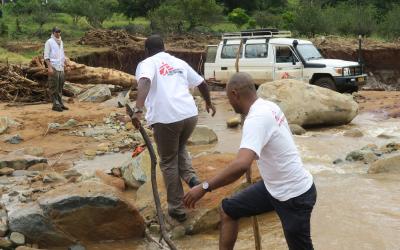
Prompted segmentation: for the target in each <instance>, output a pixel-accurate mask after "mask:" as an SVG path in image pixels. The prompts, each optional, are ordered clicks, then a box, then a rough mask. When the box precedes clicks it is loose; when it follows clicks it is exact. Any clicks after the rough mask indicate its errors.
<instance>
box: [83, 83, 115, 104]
mask: <svg viewBox="0 0 400 250" xmlns="http://www.w3.org/2000/svg"><path fill="white" fill-rule="evenodd" d="M110 98H111V91H110V89H109V87H108V86H107V85H104V84H100V85H96V86H94V87H93V88H90V89H88V90H86V91H85V92H83V93H82V94H80V95H79V96H78V99H79V101H80V102H104V101H106V100H108V99H110Z"/></svg>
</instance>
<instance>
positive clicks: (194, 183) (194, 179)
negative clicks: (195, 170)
mask: <svg viewBox="0 0 400 250" xmlns="http://www.w3.org/2000/svg"><path fill="white" fill-rule="evenodd" d="M200 184H201V182H200V180H199V179H198V178H197V176H194V177H192V179H190V181H189V183H188V185H189V187H190V188H192V187H195V186H197V185H200Z"/></svg>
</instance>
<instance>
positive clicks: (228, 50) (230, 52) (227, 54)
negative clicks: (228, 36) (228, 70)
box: [221, 44, 243, 59]
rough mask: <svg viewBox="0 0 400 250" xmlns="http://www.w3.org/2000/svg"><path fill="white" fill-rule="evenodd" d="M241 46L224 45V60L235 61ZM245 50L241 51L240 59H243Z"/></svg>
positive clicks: (222, 56)
mask: <svg viewBox="0 0 400 250" xmlns="http://www.w3.org/2000/svg"><path fill="white" fill-rule="evenodd" d="M239 47H240V45H239V44H230V45H224V47H223V48H222V52H221V58H223V59H233V58H236V55H237V52H238V50H239ZM242 51H243V48H242V49H241V51H240V58H241V57H242Z"/></svg>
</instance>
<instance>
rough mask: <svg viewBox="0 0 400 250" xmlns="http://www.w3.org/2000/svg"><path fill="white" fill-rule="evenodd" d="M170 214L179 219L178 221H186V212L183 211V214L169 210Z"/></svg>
mask: <svg viewBox="0 0 400 250" xmlns="http://www.w3.org/2000/svg"><path fill="white" fill-rule="evenodd" d="M168 214H169V216H171V218H172V219H175V220H177V221H178V222H184V221H185V220H186V219H187V218H186V214H185V213H182V214H177V213H173V212H172V213H170V212H168Z"/></svg>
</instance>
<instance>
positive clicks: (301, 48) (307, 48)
mask: <svg viewBox="0 0 400 250" xmlns="http://www.w3.org/2000/svg"><path fill="white" fill-rule="evenodd" d="M297 51H298V52H299V53H300V54H301V56H302V57H303V58H304V60H306V61H310V60H317V59H323V58H324V57H323V56H322V55H321V54H320V53H319V51H318V50H317V48H315V46H314V45H313V44H299V45H297Z"/></svg>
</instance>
